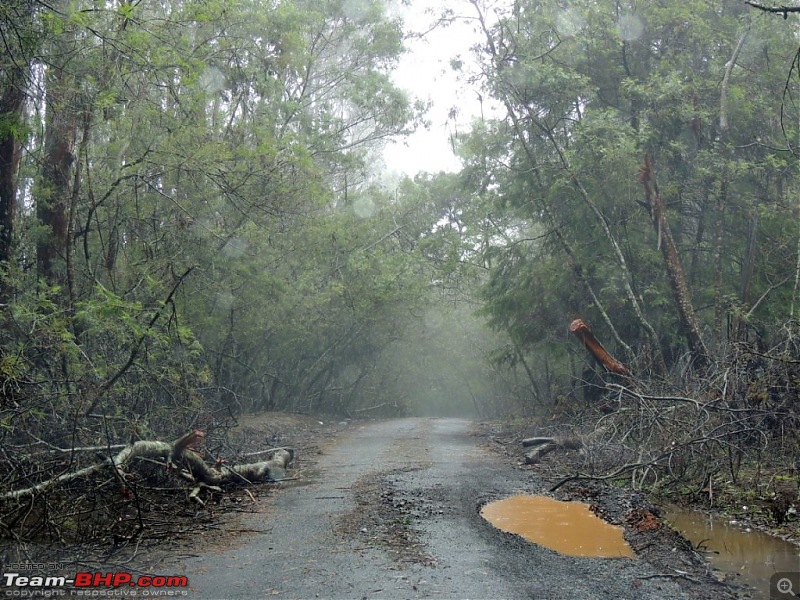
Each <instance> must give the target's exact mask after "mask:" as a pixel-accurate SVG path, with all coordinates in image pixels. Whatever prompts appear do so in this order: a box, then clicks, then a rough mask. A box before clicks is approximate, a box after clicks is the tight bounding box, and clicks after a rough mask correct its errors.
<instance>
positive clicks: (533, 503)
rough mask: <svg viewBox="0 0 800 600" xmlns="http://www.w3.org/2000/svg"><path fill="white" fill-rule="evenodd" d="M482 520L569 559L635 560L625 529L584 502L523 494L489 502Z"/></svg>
mask: <svg viewBox="0 0 800 600" xmlns="http://www.w3.org/2000/svg"><path fill="white" fill-rule="evenodd" d="M481 516H482V517H483V518H484V519H486V520H487V521H489V522H490V523H491V524H492V525H494V526H495V527H497V528H498V529H500V530H502V531H506V532H508V533H516V534H518V535H521V536H522V537H524V538H525V539H526V540H528V541H531V542H534V543H536V544H540V545H542V546H545V547H546V548H550V549H551V550H555V551H556V552H560V553H561V554H567V555H569V556H589V557H595V558H620V557H629V558H633V556H634V553H633V550H632V549H631V547H630V546H629V545H628V542H626V541H625V539H624V538H623V537H622V528H621V527H617V526H616V525H611V524H610V523H606V522H605V521H603V519H601V518H600V517H598V516H597V515H595V514H594V513H593V512H592V511H590V510H589V505H588V504H583V503H582V502H559V501H558V500H553V499H552V498H548V497H546V496H527V495H524V494H520V495H517V496H511V497H510V498H506V499H505V500H498V501H497V502H490V503H489V504H487V505H486V506H484V507H483V508H482V509H481Z"/></svg>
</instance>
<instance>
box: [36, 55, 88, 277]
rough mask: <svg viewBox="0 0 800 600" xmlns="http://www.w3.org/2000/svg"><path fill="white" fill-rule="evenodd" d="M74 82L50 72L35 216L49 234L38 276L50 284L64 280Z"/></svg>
mask: <svg viewBox="0 0 800 600" xmlns="http://www.w3.org/2000/svg"><path fill="white" fill-rule="evenodd" d="M73 83H74V78H73V77H72V76H71V75H69V74H68V73H67V71H66V70H65V69H63V68H61V67H58V66H52V65H51V66H50V67H48V69H47V76H46V85H47V100H48V102H47V121H46V129H45V135H44V161H43V162H44V164H43V166H42V179H41V186H40V189H39V194H38V196H37V198H36V216H37V218H38V219H39V222H40V223H41V225H42V226H44V227H45V229H46V231H45V232H44V233H43V234H42V236H41V237H40V239H39V241H38V243H37V244H36V264H37V267H38V271H39V275H40V276H41V277H43V278H44V279H45V280H47V281H49V282H57V281H62V280H63V275H64V273H63V263H62V269H61V272H58V271H59V270H58V269H57V262H58V261H65V260H66V254H67V252H66V249H67V244H68V243H69V242H68V239H67V238H68V235H67V233H68V229H69V214H70V211H69V206H70V203H71V200H72V185H73V181H72V176H71V174H72V167H73V163H74V162H75V142H76V137H77V130H78V117H79V111H78V110H77V107H76V106H74V100H75V91H74V85H73Z"/></svg>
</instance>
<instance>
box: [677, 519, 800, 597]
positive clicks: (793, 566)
mask: <svg viewBox="0 0 800 600" xmlns="http://www.w3.org/2000/svg"><path fill="white" fill-rule="evenodd" d="M665 512H666V519H667V520H668V521H670V522H671V523H672V525H673V527H675V529H677V530H678V531H680V532H681V533H682V534H683V535H684V537H686V538H687V539H688V540H690V541H691V542H692V543H693V544H699V545H700V546H701V547H702V548H705V549H707V550H708V553H707V556H708V560H709V562H710V563H711V564H712V565H714V567H716V568H717V569H719V570H720V571H722V572H724V573H734V574H736V575H737V576H738V577H740V578H741V582H742V583H746V584H750V585H752V586H753V587H755V588H756V589H757V590H758V591H759V592H761V593H765V594H766V595H764V596H756V597H759V598H761V597H763V598H769V594H768V593H766V592H767V589H768V583H769V580H770V577H771V576H772V575H773V574H774V573H776V572H779V571H797V570H798V569H800V548H798V547H797V546H795V545H793V544H790V543H789V542H786V541H784V540H782V539H780V538H778V537H775V536H772V535H767V534H766V533H763V532H761V531H758V530H755V529H753V530H748V529H743V528H742V527H739V526H737V525H732V524H731V523H730V522H729V521H728V520H726V519H722V518H719V517H714V516H710V515H707V514H705V513H701V512H698V511H694V510H686V509H683V508H678V507H674V506H673V507H670V508H668V509H667V510H666V511H665ZM795 593H796V592H795Z"/></svg>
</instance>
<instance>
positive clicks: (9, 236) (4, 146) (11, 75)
mask: <svg viewBox="0 0 800 600" xmlns="http://www.w3.org/2000/svg"><path fill="white" fill-rule="evenodd" d="M3 74H4V75H5V77H6V81H5V82H4V89H3V94H2V97H0V119H2V125H0V266H2V265H5V264H7V263H8V262H9V261H10V260H11V258H12V256H13V241H14V221H15V220H16V212H17V173H18V171H19V161H20V156H21V152H20V143H19V137H20V131H19V129H20V127H19V126H21V125H22V122H23V116H22V107H23V105H24V103H25V88H24V86H25V74H24V72H23V69H22V67H16V66H12V67H11V68H10V69H8V70H7V71H6V72H5V73H3Z"/></svg>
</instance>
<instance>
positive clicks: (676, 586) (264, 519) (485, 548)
mask: <svg viewBox="0 0 800 600" xmlns="http://www.w3.org/2000/svg"><path fill="white" fill-rule="evenodd" d="M470 427H471V424H470V423H469V422H467V421H462V420H455V419H403V420H391V421H382V422H375V423H370V424H366V425H363V426H360V427H358V428H356V429H354V430H353V431H351V432H348V433H346V434H344V435H342V436H341V437H340V438H339V439H337V440H336V441H334V442H333V443H331V444H330V445H329V446H327V447H326V449H325V453H324V454H323V455H322V456H321V457H320V461H319V463H318V464H317V465H316V468H315V472H314V473H313V474H312V476H311V478H310V480H307V481H304V482H302V484H301V485H293V486H289V487H288V489H285V490H282V491H281V492H279V493H278V494H276V495H275V496H273V497H271V498H270V499H268V500H267V501H266V502H265V504H264V506H263V507H262V509H261V512H259V513H257V514H251V515H246V516H244V517H243V523H242V524H241V525H242V529H245V530H256V531H257V532H259V533H249V534H238V536H236V537H234V536H233V535H232V537H231V539H230V544H228V545H227V546H226V548H224V549H219V548H218V549H216V550H213V551H205V550H203V551H201V554H199V555H198V556H196V557H193V558H189V559H187V560H185V561H183V563H182V564H181V565H176V566H177V567H178V569H180V570H181V573H182V574H185V575H187V576H188V578H189V582H190V585H191V588H192V590H193V593H192V594H190V597H193V598H264V597H274V598H553V599H559V598H563V599H567V598H569V599H590V598H592V599H593V598H609V599H610V598H614V599H622V598H630V599H654V600H655V599H658V600H663V599H664V598H672V599H678V598H726V597H732V596H729V593H728V592H727V591H726V589H725V588H724V587H722V586H720V585H716V584H714V583H712V581H711V578H710V577H705V576H704V575H703V574H702V573H700V574H698V573H697V572H696V570H697V569H696V567H695V571H691V570H689V571H688V574H687V575H685V576H684V575H681V574H680V573H678V572H676V571H672V570H666V569H665V567H664V565H663V564H661V566H656V565H655V564H653V563H651V562H648V561H647V560H645V559H644V558H641V557H640V558H636V559H585V558H572V557H567V556H562V555H559V554H557V553H555V552H552V551H550V550H547V549H545V548H542V547H540V546H537V545H534V544H530V543H527V542H525V541H523V540H521V539H520V538H518V537H516V536H511V535H508V534H504V533H501V532H499V531H497V530H496V529H494V528H493V527H491V526H490V525H489V524H487V523H486V522H485V521H484V520H483V519H482V518H481V517H480V515H479V513H478V508H479V506H480V504H482V503H483V502H485V501H487V500H490V499H496V498H500V497H503V496H506V495H509V494H512V493H518V492H521V491H524V492H532V491H533V492H535V491H540V488H537V482H536V480H535V476H534V475H532V474H531V473H530V472H524V471H520V470H518V469H514V468H513V466H512V465H510V464H508V463H507V461H503V460H502V459H501V458H500V457H498V456H496V455H494V454H493V453H491V452H487V451H486V450H485V449H484V448H482V447H481V446H480V441H481V440H480V438H478V437H476V436H474V435H471V434H470ZM674 556H675V559H674V561H675V565H674V566H675V568H676V569H681V570H682V571H681V572H686V569H687V568H689V567H687V566H686V565H685V564H684V563H688V561H686V559H685V558H684V557H682V556H681V552H680V551H676V552H675V553H674ZM171 570H172V569H171ZM175 570H177V569H175Z"/></svg>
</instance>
